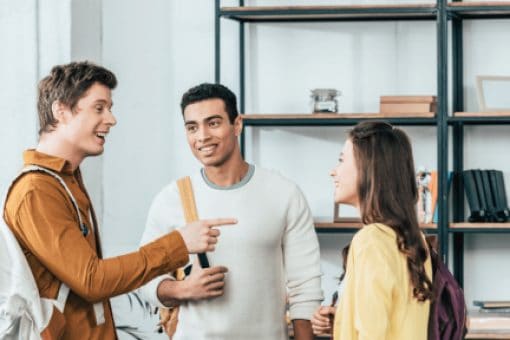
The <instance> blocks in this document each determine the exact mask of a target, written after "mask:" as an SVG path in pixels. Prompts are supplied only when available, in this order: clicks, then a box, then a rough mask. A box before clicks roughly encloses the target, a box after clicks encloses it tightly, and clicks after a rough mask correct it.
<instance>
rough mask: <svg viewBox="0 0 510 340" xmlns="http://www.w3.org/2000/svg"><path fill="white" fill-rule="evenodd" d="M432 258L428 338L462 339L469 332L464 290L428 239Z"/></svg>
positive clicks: (431, 339)
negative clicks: (432, 297)
mask: <svg viewBox="0 0 510 340" xmlns="http://www.w3.org/2000/svg"><path fill="white" fill-rule="evenodd" d="M427 243H428V246H429V253H430V257H431V260H432V272H433V278H434V279H433V282H432V285H433V296H434V299H433V301H432V303H431V305H430V314H429V325H428V339H429V340H461V339H464V336H465V335H466V333H467V328H466V314H467V308H466V302H465V300H464V292H463V291H462V288H461V287H460V286H459V284H458V283H457V281H456V280H455V278H454V277H453V275H452V273H450V271H449V270H448V267H447V266H446V265H445V264H444V263H443V261H441V258H440V257H439V255H438V254H437V252H436V250H435V249H434V248H433V247H432V245H431V243H430V241H429V240H428V239H427Z"/></svg>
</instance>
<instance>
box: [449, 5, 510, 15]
mask: <svg viewBox="0 0 510 340" xmlns="http://www.w3.org/2000/svg"><path fill="white" fill-rule="evenodd" d="M446 9H447V11H448V12H450V13H453V14H454V15H457V16H459V17H461V18H465V19H476V18H481V19H483V18H508V17H510V1H476V2H464V1H462V2H449V3H448V6H447V7H446Z"/></svg>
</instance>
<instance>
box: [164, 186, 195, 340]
mask: <svg viewBox="0 0 510 340" xmlns="http://www.w3.org/2000/svg"><path fill="white" fill-rule="evenodd" d="M177 187H178V188H179V196H180V198H181V205H182V211H183V213H184V220H185V221H186V223H191V222H194V221H197V220H198V213H197V206H196V204H195V196H194V194H193V187H192V185H191V179H190V177H189V176H186V177H182V178H180V179H178V180H177ZM185 277H186V274H185V273H184V268H179V269H177V270H176V271H175V278H176V279H177V280H184V278H185ZM178 314H179V307H173V308H170V309H167V308H162V309H160V319H161V320H160V323H159V324H160V325H161V326H162V327H163V329H164V331H165V333H166V334H167V335H168V336H169V338H170V339H172V336H173V335H174V334H175V331H176V329H177V322H178V321H179V319H178Z"/></svg>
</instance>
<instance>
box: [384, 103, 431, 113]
mask: <svg viewBox="0 0 510 340" xmlns="http://www.w3.org/2000/svg"><path fill="white" fill-rule="evenodd" d="M379 111H380V112H381V113H401V114H402V113H422V112H436V104H435V103H381V104H380V106H379Z"/></svg>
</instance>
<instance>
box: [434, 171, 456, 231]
mask: <svg viewBox="0 0 510 340" xmlns="http://www.w3.org/2000/svg"><path fill="white" fill-rule="evenodd" d="M453 176H454V175H453V171H448V178H447V180H446V182H447V184H446V185H447V191H446V195H447V196H448V195H449V194H450V188H451V187H452V182H453ZM437 181H438V180H436V186H437V185H438V184H437V183H438V182H437ZM437 193H438V190H437V187H436V199H435V200H436V203H437ZM433 212H434V216H433V217H432V223H438V221H439V209H437V204H436V205H435V208H434V211H433Z"/></svg>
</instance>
